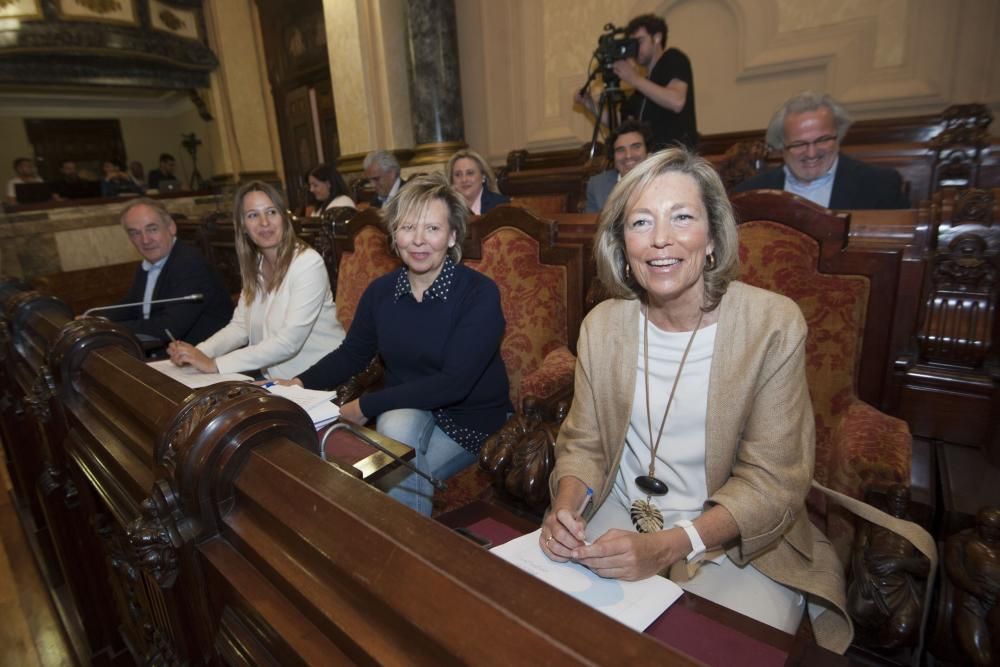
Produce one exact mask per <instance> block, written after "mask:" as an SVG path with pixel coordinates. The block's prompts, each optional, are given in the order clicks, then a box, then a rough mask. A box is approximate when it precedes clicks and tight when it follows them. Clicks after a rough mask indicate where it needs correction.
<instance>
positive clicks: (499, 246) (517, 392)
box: [465, 227, 578, 409]
mask: <svg viewBox="0 0 1000 667" xmlns="http://www.w3.org/2000/svg"><path fill="white" fill-rule="evenodd" d="M482 256H483V258H482V259H475V260H474V259H467V260H466V261H465V264H466V265H467V266H469V267H470V268H473V269H475V270H476V271H479V272H480V273H483V274H486V275H487V276H489V277H490V278H492V279H493V281H494V282H495V283H496V284H497V287H498V288H499V289H500V301H501V305H502V307H503V313H504V317H505V318H506V320H507V330H506V333H505V334H504V338H503V342H502V343H501V347H500V353H501V355H502V356H503V361H504V364H505V365H506V367H507V376H508V377H509V378H510V394H511V402H512V403H513V404H514V407H515V408H516V409H520V407H521V400H522V399H523V398H524V397H525V396H526V395H537V394H534V393H533V392H534V391H543V392H550V391H553V390H554V388H555V387H557V386H559V385H563V384H566V383H569V384H572V378H573V363H567V361H566V360H567V358H570V359H572V358H573V355H572V353H570V351H569V349H568V348H567V345H568V342H569V341H568V340H567V338H568V336H567V331H566V325H565V322H566V303H567V298H568V297H567V280H566V267H564V266H553V265H547V264H542V263H541V261H540V259H539V244H538V241H536V240H535V239H534V238H531V237H530V236H528V235H527V234H525V233H524V232H523V231H521V230H519V229H516V228H514V227H500V228H499V229H497V230H496V231H494V232H493V233H492V234H490V235H489V236H487V237H486V238H485V239H484V240H483V252H482ZM573 298H578V296H574V297H573ZM556 350H563V352H561V353H558V354H553V353H554V352H555V351H556ZM550 355H551V356H552V360H551V361H550V362H549V364H548V365H547V366H546V367H545V370H544V371H541V372H539V371H540V369H541V368H542V366H543V361H545V360H546V358H547V357H549V356H550ZM567 371H568V372H567ZM536 372H539V374H538V375H534V376H532V375H531V374H532V373H536ZM529 376H530V377H531V379H530V382H526V380H527V379H528V378H529ZM529 387H530V390H531V391H527V390H528V389H529ZM542 395H543V396H544V395H548V394H542Z"/></svg>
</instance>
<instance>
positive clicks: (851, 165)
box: [734, 91, 910, 210]
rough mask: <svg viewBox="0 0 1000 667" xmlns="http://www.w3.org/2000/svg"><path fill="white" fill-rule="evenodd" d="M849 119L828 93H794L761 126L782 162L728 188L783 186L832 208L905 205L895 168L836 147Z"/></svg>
mask: <svg viewBox="0 0 1000 667" xmlns="http://www.w3.org/2000/svg"><path fill="white" fill-rule="evenodd" d="M850 125H851V119H850V117H848V115H847V111H845V110H844V108H843V107H842V106H840V104H838V103H837V102H836V101H835V100H834V99H833V98H832V97H830V96H829V95H825V94H822V95H821V94H820V93H814V92H812V91H806V92H804V93H799V94H798V95H795V96H794V97H792V98H791V99H789V100H788V101H786V102H785V103H784V104H783V105H781V107H780V108H779V109H778V110H777V111H776V112H775V114H774V116H772V118H771V122H770V124H769V125H768V127H767V143H768V145H769V146H771V147H772V148H776V149H778V150H780V151H781V153H782V156H783V157H784V160H785V165H784V166H783V167H779V168H775V169H771V170H770V171H765V172H763V173H760V174H758V175H756V176H754V177H753V178H751V179H749V180H746V181H744V182H743V183H740V184H739V185H737V186H736V187H735V188H734V191H735V192H746V191H748V190H764V189H771V190H784V191H786V192H791V193H793V194H797V195H800V196H802V197H805V198H806V199H808V200H809V201H811V202H813V203H815V204H819V205H820V206H823V207H826V208H831V209H838V210H840V209H872V208H877V209H892V208H910V203H909V201H908V199H907V197H906V193H905V192H903V179H902V178H901V177H900V175H899V172H897V171H896V170H895V169H886V168H883V167H875V166H872V165H869V164H865V163H864V162H859V161H858V160H853V159H851V158H849V157H848V156H846V155H844V154H842V153H841V152H840V143H841V142H842V141H843V140H844V135H845V134H847V128H848V127H850Z"/></svg>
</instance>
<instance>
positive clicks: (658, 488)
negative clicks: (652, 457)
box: [635, 475, 670, 496]
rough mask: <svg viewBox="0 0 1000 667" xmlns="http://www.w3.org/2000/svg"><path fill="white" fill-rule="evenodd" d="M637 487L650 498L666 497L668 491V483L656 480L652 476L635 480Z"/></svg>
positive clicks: (643, 476) (642, 476) (639, 477)
mask: <svg viewBox="0 0 1000 667" xmlns="http://www.w3.org/2000/svg"><path fill="white" fill-rule="evenodd" d="M635 485H636V486H638V487H639V489H640V490H641V491H643V492H644V493H645V494H646V495H650V496H665V495H667V491H669V490H670V489H668V488H667V484H666V482H663V481H661V480H658V479H656V478H655V477H653V476H652V475H640V476H638V477H636V478H635Z"/></svg>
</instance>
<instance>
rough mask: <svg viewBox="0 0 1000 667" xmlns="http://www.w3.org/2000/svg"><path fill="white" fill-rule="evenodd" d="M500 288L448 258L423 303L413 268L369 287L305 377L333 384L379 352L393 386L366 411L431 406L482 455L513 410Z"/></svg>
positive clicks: (447, 428)
mask: <svg viewBox="0 0 1000 667" xmlns="http://www.w3.org/2000/svg"><path fill="white" fill-rule="evenodd" d="M504 326H505V322H504V318H503V311H502V310H501V308H500V291H499V290H498V289H497V286H496V284H495V283H494V282H493V281H492V280H490V279H489V278H488V277H486V276H484V275H482V274H480V273H478V272H476V271H473V270H472V269H469V268H467V267H465V266H461V265H456V264H454V263H453V262H451V260H450V259H449V260H446V262H445V265H444V267H443V268H442V270H441V273H440V274H439V275H438V277H437V279H436V280H435V281H434V283H433V284H432V285H431V286H430V287H429V288H428V289H427V291H426V292H424V296H423V301H420V302H418V301H417V300H416V299H414V298H413V294H412V292H411V291H410V283H409V280H408V278H407V275H406V268H405V267H403V268H401V269H399V270H398V271H393V272H392V273H389V274H386V275H384V276H382V277H381V278H377V279H376V280H375V281H373V282H372V284H371V285H369V286H368V289H366V290H365V292H364V294H363V295H362V296H361V301H360V303H359V304H358V310H357V312H356V313H355V316H354V321H353V322H352V323H351V329H350V331H348V332H347V338H345V339H344V342H343V343H342V344H341V345H340V347H338V348H337V349H336V350H334V351H333V352H331V353H330V354H328V355H326V356H325V357H323V358H322V359H320V360H319V361H318V362H317V363H316V364H315V365H314V366H313V367H312V368H310V369H309V370H307V371H305V372H304V373H302V374H301V375H300V376H299V379H300V380H302V383H303V384H304V385H305V386H306V387H307V388H310V389H333V388H335V387H336V386H337V385H339V384H341V383H342V382H345V381H346V380H348V379H349V378H350V377H352V376H354V375H356V374H357V373H360V372H361V371H362V370H364V368H365V367H366V366H367V365H368V363H369V362H370V361H371V360H372V358H373V357H374V356H375V354H376V353H378V354H380V355H381V356H382V362H383V364H384V366H385V386H384V388H383V389H380V390H379V391H374V392H369V393H366V394H365V395H363V396H362V397H361V402H360V407H361V412H363V413H364V414H365V416H366V417H369V418H371V417H375V416H377V415H379V414H381V413H383V412H386V411H388V410H395V409H399V408H413V409H418V410H430V411H432V412H433V414H434V419H435V423H436V424H437V425H438V426H439V427H441V430H443V431H444V432H445V433H447V434H448V436H450V437H451V438H452V439H453V440H455V442H457V443H458V444H460V445H462V446H463V447H464V448H466V449H468V450H469V451H472V452H474V453H475V452H477V451H478V450H479V448H480V446H481V445H482V442H483V440H485V438H486V437H487V436H488V435H490V434H491V433H493V432H495V431H496V430H497V429H499V428H500V427H501V426H502V425H503V424H504V422H505V421H506V419H507V414H508V413H509V412H511V411H512V408H511V405H510V397H509V386H508V382H507V370H506V369H505V368H504V365H503V359H502V358H501V357H500V341H501V339H502V338H503V333H504Z"/></svg>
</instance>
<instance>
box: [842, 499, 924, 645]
mask: <svg viewBox="0 0 1000 667" xmlns="http://www.w3.org/2000/svg"><path fill="white" fill-rule="evenodd" d="M886 502H887V505H888V506H887V508H886V509H887V511H888V513H889V514H891V515H892V516H895V517H897V518H900V519H909V517H908V511H907V510H908V507H909V503H910V491H909V489H908V488H907V487H906V486H903V485H901V484H896V485H893V486H892V487H890V488H889V490H888V491H887V493H886ZM859 523H860V524H861V525H860V527H859V529H858V532H857V533H856V534H855V536H854V547H853V549H852V554H851V563H850V573H851V583H850V585H849V586H848V589H847V610H848V612H849V613H850V615H851V619H852V620H853V621H854V626H855V630H856V633H855V642H857V643H859V644H862V645H864V646H868V647H872V648H878V649H896V648H900V647H912V646H914V645H915V644H916V640H917V634H918V632H919V630H920V621H921V618H922V615H923V607H924V587H925V585H926V582H927V576H928V575H929V574H930V561H928V560H927V557H926V556H924V555H923V554H921V553H920V552H919V551H918V550H917V549H916V548H915V547H914V546H913V545H912V544H911V543H910V542H909V541H908V540H907V539H906V538H904V537H903V536H902V535H899V534H898V533H894V532H893V531H891V530H889V529H888V528H883V527H882V526H876V525H873V524H871V523H869V522H867V521H860V522H859Z"/></svg>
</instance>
